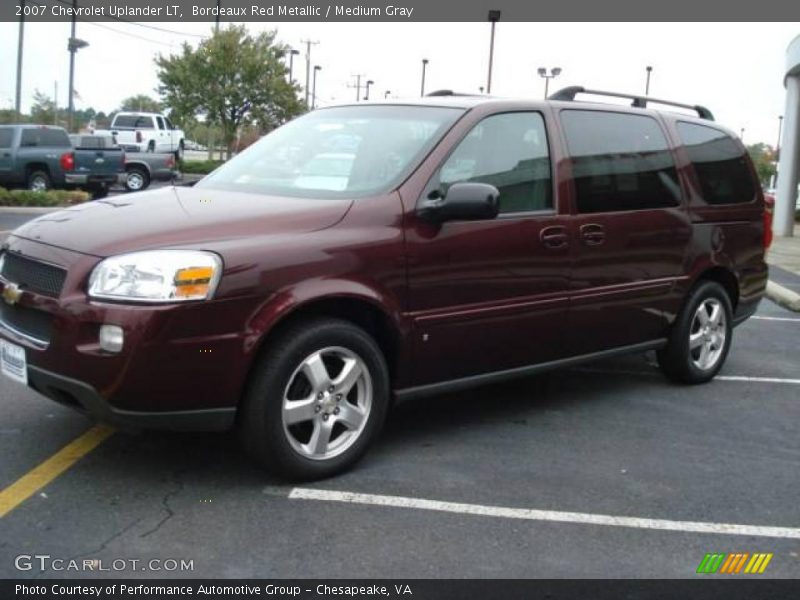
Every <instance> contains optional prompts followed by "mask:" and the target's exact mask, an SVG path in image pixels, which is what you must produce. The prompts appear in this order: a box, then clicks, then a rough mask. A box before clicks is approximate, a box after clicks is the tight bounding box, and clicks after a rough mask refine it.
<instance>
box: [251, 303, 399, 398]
mask: <svg viewBox="0 0 800 600" xmlns="http://www.w3.org/2000/svg"><path fill="white" fill-rule="evenodd" d="M370 291H371V290H370ZM326 317H327V318H332V319H342V320H345V321H348V322H350V323H353V324H354V325H356V326H358V327H360V328H362V329H363V330H364V331H366V332H367V333H368V334H370V335H371V336H372V337H373V339H374V340H375V342H376V343H377V344H378V347H379V348H380V350H381V352H382V353H383V356H384V359H385V360H386V365H387V367H388V369H389V376H390V378H391V381H392V382H394V381H396V379H397V378H398V377H400V376H401V375H400V374H399V371H400V367H399V364H400V362H401V360H400V358H401V354H402V352H403V339H404V333H403V331H404V328H403V326H402V324H401V322H400V318H399V312H398V311H394V310H391V309H387V306H386V305H385V304H384V303H382V302H381V298H380V297H379V296H377V295H375V294H370V293H367V292H366V290H364V291H361V292H356V291H352V290H351V291H350V292H342V293H333V294H326V295H320V296H313V297H308V298H304V299H302V300H298V298H297V296H296V295H295V294H293V293H288V292H287V293H286V294H280V295H278V296H275V297H273V298H271V299H270V301H269V302H268V303H267V305H265V306H264V307H263V308H262V310H261V311H259V312H258V313H257V314H256V315H254V317H253V318H252V319H251V320H250V329H251V332H252V333H253V335H254V336H255V337H256V339H255V340H254V347H253V350H252V352H251V356H252V360H251V362H250V365H249V368H248V370H247V374H246V377H245V385H246V382H247V381H249V380H250V379H251V376H252V371H253V369H254V368H256V365H257V364H258V362H259V359H260V357H261V356H262V355H263V353H264V352H266V351H267V349H268V348H269V346H270V341H271V340H274V339H275V338H276V337H278V336H279V335H281V333H282V332H283V331H285V330H286V329H287V328H289V327H291V326H292V325H294V324H296V323H298V322H300V321H302V320H306V319H314V318H326Z"/></svg>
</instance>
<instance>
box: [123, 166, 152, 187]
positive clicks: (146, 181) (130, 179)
mask: <svg viewBox="0 0 800 600" xmlns="http://www.w3.org/2000/svg"><path fill="white" fill-rule="evenodd" d="M149 185H150V175H149V174H148V173H147V171H145V170H144V169H142V168H140V167H129V168H128V169H127V174H126V176H125V189H126V190H128V191H129V192H141V191H142V190H146V189H147V188H148V186H149Z"/></svg>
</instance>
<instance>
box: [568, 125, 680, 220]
mask: <svg viewBox="0 0 800 600" xmlns="http://www.w3.org/2000/svg"><path fill="white" fill-rule="evenodd" d="M561 122H562V123H563V125H564V133H565V134H566V137H567V146H568V147H569V153H570V156H571V157H572V173H573V177H574V180H575V190H576V193H577V207H578V212H581V213H599V212H613V211H628V210H646V209H654V208H666V207H672V206H678V205H679V204H680V199H681V191H680V185H679V183H678V174H677V171H676V169H675V163H674V161H673V158H672V153H671V152H670V150H669V145H668V144H667V139H666V137H665V136H664V133H663V132H662V131H661V127H660V126H659V125H658V123H657V122H656V120H655V119H653V118H651V117H647V116H643V115H633V114H624V113H612V112H601V111H588V110H565V111H562V113H561Z"/></svg>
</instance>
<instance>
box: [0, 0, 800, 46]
mask: <svg viewBox="0 0 800 600" xmlns="http://www.w3.org/2000/svg"><path fill="white" fill-rule="evenodd" d="M218 4H219V6H220V10H219V11H218V9H217V5H218ZM77 10H78V12H77V17H78V19H80V20H85V21H109V22H113V21H116V20H120V19H123V20H128V21H141V22H148V21H149V22H158V21H174V22H179V21H196V22H203V21H206V22H213V21H216V20H217V18H218V14H219V20H220V21H222V22H248V21H250V22H253V21H263V22H286V21H338V22H354V21H385V22H397V23H406V22H425V21H442V22H454V21H460V22H468V21H486V20H487V19H488V13H489V10H493V11H494V10H499V11H500V14H501V16H500V20H501V21H536V22H542V21H597V22H603V21H605V22H611V21H762V22H767V21H792V20H794V19H796V18H797V15H798V11H797V8H796V5H795V3H793V2H787V1H786V0H761V1H760V2H752V1H745V0H728V1H727V2H724V3H723V2H719V0H671V1H670V2H642V1H641V0H559V1H558V2H531V1H529V0H451V1H440V0H437V1H434V0H397V1H396V2H395V1H394V0H358V1H353V0H348V1H344V0H343V1H339V2H336V0H300V1H291V0H289V1H285V2H284V1H281V0H278V1H274V2H273V1H269V0H268V1H265V0H219V2H218V0H77ZM73 11H74V8H73V2H72V0H2V1H0V21H16V20H18V19H19V18H20V16H21V15H23V14H24V16H25V19H26V20H27V21H30V22H36V21H69V20H71V19H72V16H73ZM676 43H680V42H679V39H678V38H676Z"/></svg>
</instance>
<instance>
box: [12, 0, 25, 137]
mask: <svg viewBox="0 0 800 600" xmlns="http://www.w3.org/2000/svg"><path fill="white" fill-rule="evenodd" d="M20 8H21V10H20V12H19V15H20V16H19V36H18V39H17V95H16V98H15V100H14V111H15V112H16V113H17V120H19V121H21V120H22V46H23V43H24V40H25V0H22V1H21V2H20Z"/></svg>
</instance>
